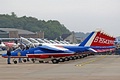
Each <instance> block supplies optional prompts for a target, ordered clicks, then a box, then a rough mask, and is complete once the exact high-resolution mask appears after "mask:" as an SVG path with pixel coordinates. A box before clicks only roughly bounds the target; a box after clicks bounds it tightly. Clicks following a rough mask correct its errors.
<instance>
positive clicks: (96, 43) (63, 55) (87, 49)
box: [2, 31, 115, 63]
mask: <svg viewBox="0 0 120 80" xmlns="http://www.w3.org/2000/svg"><path fill="white" fill-rule="evenodd" d="M114 40H115V38H114V37H112V36H109V35H108V34H105V33H104V32H102V31H93V32H91V33H90V35H89V36H88V37H87V38H86V39H85V40H84V41H83V42H82V43H81V44H80V45H79V46H54V45H41V46H38V47H35V48H30V49H28V50H24V51H20V50H18V51H13V52H12V53H11V58H32V61H33V62H35V60H37V59H39V62H41V60H42V61H43V60H50V61H52V63H59V62H64V61H68V60H74V59H78V58H81V57H85V56H87V55H89V54H91V52H107V51H112V50H114V49H115V46H114ZM83 53H85V54H83ZM2 57H4V58H7V54H6V53H5V54H2ZM14 63H17V61H16V60H14Z"/></svg>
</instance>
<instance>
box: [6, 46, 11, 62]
mask: <svg viewBox="0 0 120 80" xmlns="http://www.w3.org/2000/svg"><path fill="white" fill-rule="evenodd" d="M7 56H8V59H7V63H8V64H11V63H10V56H11V49H10V48H9V47H8V48H7Z"/></svg>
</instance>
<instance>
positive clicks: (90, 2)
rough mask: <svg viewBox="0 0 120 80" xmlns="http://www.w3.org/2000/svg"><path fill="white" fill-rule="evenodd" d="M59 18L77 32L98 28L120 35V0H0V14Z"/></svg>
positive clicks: (48, 18) (44, 18) (49, 18)
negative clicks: (13, 13) (12, 13)
mask: <svg viewBox="0 0 120 80" xmlns="http://www.w3.org/2000/svg"><path fill="white" fill-rule="evenodd" d="M11 12H15V13H16V14H17V16H24V15H26V16H33V17H36V18H38V19H41V20H58V21H60V23H61V24H64V25H65V26H66V27H67V29H69V30H70V31H75V32H91V31H93V30H96V29H97V28H100V29H103V30H104V31H105V32H107V33H109V34H111V35H113V36H120V0H0V14H10V13H11Z"/></svg>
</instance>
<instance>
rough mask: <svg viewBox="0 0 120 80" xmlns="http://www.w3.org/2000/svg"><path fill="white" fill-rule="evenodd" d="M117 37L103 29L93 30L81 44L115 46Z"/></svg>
mask: <svg viewBox="0 0 120 80" xmlns="http://www.w3.org/2000/svg"><path fill="white" fill-rule="evenodd" d="M114 41H115V38H114V37H112V36H109V35H107V34H105V33H103V32H101V31H93V32H91V33H90V35H89V36H88V37H87V38H86V39H85V40H84V41H83V42H82V43H81V44H80V45H79V46H113V45H114Z"/></svg>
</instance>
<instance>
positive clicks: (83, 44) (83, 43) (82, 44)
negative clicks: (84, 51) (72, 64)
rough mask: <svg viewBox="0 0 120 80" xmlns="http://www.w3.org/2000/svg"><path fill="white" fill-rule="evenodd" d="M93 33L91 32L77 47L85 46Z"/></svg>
mask: <svg viewBox="0 0 120 80" xmlns="http://www.w3.org/2000/svg"><path fill="white" fill-rule="evenodd" d="M94 33H95V32H91V33H90V35H89V36H88V37H87V38H86V39H85V40H84V41H83V42H82V43H81V44H80V45H79V46H85V44H86V43H87V42H88V41H89V39H90V38H91V37H92V36H93V34H94Z"/></svg>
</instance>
